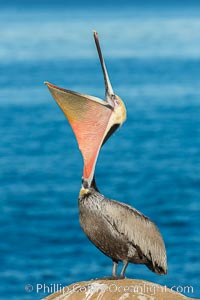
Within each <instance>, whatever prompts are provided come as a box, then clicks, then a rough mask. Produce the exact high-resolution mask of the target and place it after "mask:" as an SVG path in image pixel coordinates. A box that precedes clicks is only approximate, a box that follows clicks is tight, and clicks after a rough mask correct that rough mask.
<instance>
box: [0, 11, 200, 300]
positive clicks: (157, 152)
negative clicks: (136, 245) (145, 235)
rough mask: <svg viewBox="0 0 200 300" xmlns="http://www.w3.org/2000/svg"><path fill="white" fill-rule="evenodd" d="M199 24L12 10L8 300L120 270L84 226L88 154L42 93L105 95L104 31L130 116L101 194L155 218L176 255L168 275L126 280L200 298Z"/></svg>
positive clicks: (176, 15) (1, 210) (1, 84)
mask: <svg viewBox="0 0 200 300" xmlns="http://www.w3.org/2000/svg"><path fill="white" fill-rule="evenodd" d="M199 15H200V13H198V11H197V10H195V9H192V8H190V9H189V10H187V9H185V10H184V9H183V10H181V11H180V10H179V9H178V8H176V9H175V10H174V9H173V8H172V9H167V10H165V9H161V8H160V9H158V8H157V7H156V6H155V7H148V9H147V8H146V9H145V8H142V7H139V8H134V7H126V8H121V7H119V6H118V7H117V6H114V7H113V8H109V9H108V10H107V9H104V8H103V7H101V8H99V7H98V9H95V7H94V6H93V7H74V8H73V7H70V8H68V7H65V6H63V7H60V8H59V7H56V6H55V7H49V8H48V7H37V6H35V7H32V8H31V9H30V8H29V7H28V5H27V6H26V7H23V6H19V7H17V6H12V7H2V8H1V10H0V28H1V30H0V241H1V242H0V266H1V267H0V275H1V280H0V299H1V300H5V299H9V300H19V299H20V300H21V299H25V300H29V299H41V298H43V297H45V296H47V295H48V292H52V291H54V290H53V285H55V284H57V285H59V287H63V286H65V285H67V284H70V283H74V282H77V281H83V280H89V279H91V278H100V277H103V276H108V275H110V273H111V265H112V263H111V260H110V259H109V258H107V257H106V256H104V255H103V254H102V253H100V252H99V251H98V250H97V249H96V248H95V247H94V246H93V245H92V244H91V243H90V242H89V241H88V240H87V238H86V237H85V235H84V233H83V232H82V230H81V228H80V225H79V216H78V207H77V203H78V202H77V197H78V194H79V189H80V185H81V175H82V167H83V162H82V158H81V154H80V153H79V150H78V147H77V143H76V140H75V138H74V136H73V133H72V131H71V128H70V127H69V124H68V123H67V121H66V119H65V117H64V115H63V113H62V112H61V111H60V109H59V108H58V106H57V105H56V103H55V102H54V100H53V99H52V97H51V95H50V93H49V91H48V90H47V88H46V86H45V85H44V84H43V82H44V81H49V82H52V83H54V84H56V85H59V86H61V87H65V88H67V89H71V90H74V91H78V92H80V93H86V94H91V95H94V96H98V97H100V98H104V84H103V76H102V73H101V68H100V64H99V61H98V56H97V53H96V48H95V45H94V41H93V36H92V30H93V29H96V30H97V31H98V32H99V38H100V41H101V45H102V50H103V53H104V56H105V60H106V64H107V67H108V71H109V74H110V78H111V82H112V84H113V88H114V90H115V92H116V94H118V95H120V97H121V98H122V99H123V100H124V102H125V104H126V107H127V114H128V118H127V121H126V123H125V124H124V125H123V126H122V128H120V129H119V130H118V131H117V132H116V133H115V134H114V136H113V137H112V138H111V139H110V140H109V141H108V142H107V143H106V145H105V146H104V147H103V149H102V151H101V153H100V157H99V160H98V163H97V168H96V179H97V185H98V187H99V189H100V191H101V192H102V193H103V194H104V195H106V196H107V197H110V198H113V199H116V200H119V201H122V202H125V203H128V204H130V205H132V206H134V207H136V208H137V209H139V210H140V211H142V212H143V213H144V214H145V215H147V216H148V217H150V218H151V219H152V220H153V221H154V222H155V223H156V225H157V226H158V227H159V229H160V231H161V233H162V235H163V238H164V240H165V243H166V248H167V255H168V268H169V270H168V275H167V276H162V277H159V276H157V275H156V274H154V273H151V272H150V271H149V270H148V269H147V268H146V267H145V266H139V265H129V267H128V269H127V273H126V275H127V277H129V278H139V279H144V280H150V281H153V282H156V283H160V284H162V285H167V286H168V287H174V286H176V287H178V291H180V292H183V293H184V294H185V295H187V296H191V297H193V298H194V297H196V298H200V259H199V253H200V235H199V228H200V201H199V200H200V199H199V198H200V197H199V187H200V151H199V149H200V18H199ZM27 285H28V286H27ZM187 286H188V287H190V289H189V290H188V289H187V288H185V287H187ZM48 287H49V290H48ZM191 287H192V289H191Z"/></svg>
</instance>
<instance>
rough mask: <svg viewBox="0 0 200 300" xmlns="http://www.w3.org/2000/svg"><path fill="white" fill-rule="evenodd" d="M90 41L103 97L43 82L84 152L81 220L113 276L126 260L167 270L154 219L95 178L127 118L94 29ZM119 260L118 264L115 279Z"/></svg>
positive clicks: (162, 244) (80, 196)
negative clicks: (106, 191) (105, 190)
mask: <svg viewBox="0 0 200 300" xmlns="http://www.w3.org/2000/svg"><path fill="white" fill-rule="evenodd" d="M94 39H95V43H96V47H97V51H98V54H99V58H100V62H101V66H102V70H103V74H104V81H105V90H106V101H103V100H101V99H99V98H96V97H93V96H88V95H82V94H79V93H76V92H73V91H69V90H65V89H63V88H60V87H57V86H55V85H53V84H51V83H48V82H46V85H47V86H48V88H49V90H50V92H51V94H52V96H53V98H54V99H55V100H56V102H57V103H58V105H59V106H60V108H61V109H62V111H63V112H64V114H65V116H66V117H67V119H68V121H69V123H70V125H71V127H72V129H73V131H74V133H75V136H76V139H77V141H78V145H79V148H80V151H81V153H82V155H83V160H84V169H83V176H82V187H81V190H80V194H79V213H80V224H81V227H82V229H83V231H84V232H85V234H86V236H87V237H88V238H89V240H90V241H91V242H92V243H93V244H94V245H95V246H96V247H97V248H98V249H99V250H100V251H102V252H103V253H104V254H105V255H107V256H108V257H110V258H111V259H112V260H113V269H112V276H111V277H112V278H124V275H125V270H126V268H127V266H128V263H129V262H131V263H135V264H145V265H146V266H147V267H148V268H149V269H150V270H151V271H153V272H155V273H157V274H160V275H161V274H166V273H167V262H166V251H165V245H164V242H163V239H162V237H161V234H160V232H159V231H158V229H157V227H156V226H155V225H154V223H153V222H152V221H151V220H150V219H149V218H147V217H146V216H144V215H143V214H142V213H141V212H139V211H138V210H136V209H135V208H133V207H131V206H129V205H127V204H125V203H121V202H118V201H115V200H110V199H108V198H106V197H104V196H103V195H102V194H100V192H99V191H98V189H97V186H96V183H95V180H94V170H95V165H96V161H97V157H98V154H99V150H100V148H101V146H102V145H103V144H104V143H105V142H106V140H107V139H108V138H109V137H110V136H111V134H112V133H113V132H114V131H115V130H116V129H117V127H119V126H120V125H122V123H123V122H124V121H125V119H126V108H125V105H124V103H123V101H122V100H121V99H120V98H119V97H118V96H117V95H116V94H115V93H114V92H113V89H112V86H111V83H110V80H109V77H108V73H107V70H106V66H105V62H104V59H103V56H102V53H101V49H100V44H99V40H98V35H97V32H94ZM118 262H123V268H122V270H121V273H120V276H119V277H118V276H117V266H118Z"/></svg>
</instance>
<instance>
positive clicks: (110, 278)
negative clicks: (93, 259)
mask: <svg viewBox="0 0 200 300" xmlns="http://www.w3.org/2000/svg"><path fill="white" fill-rule="evenodd" d="M124 278H125V277H124V276H105V277H102V278H97V280H120V279H124Z"/></svg>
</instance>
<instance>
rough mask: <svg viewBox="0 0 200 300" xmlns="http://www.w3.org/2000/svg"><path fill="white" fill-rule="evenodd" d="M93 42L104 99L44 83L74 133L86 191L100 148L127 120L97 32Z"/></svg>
mask: <svg viewBox="0 0 200 300" xmlns="http://www.w3.org/2000/svg"><path fill="white" fill-rule="evenodd" d="M94 40H95V43H96V47H97V51H98V55H99V59H100V63H101V67H102V70H103V75H104V82H105V98H106V99H105V100H102V99H99V98H97V97H94V96H89V95H84V94H80V93H77V92H73V91H70V90H66V89H63V88H60V87H58V86H55V85H53V84H51V83H49V82H45V84H46V85H47V87H48V88H49V90H50V92H51V94H52V96H53V98H54V99H55V101H56V102H57V104H58V105H59V107H60V108H61V110H62V111H63V112H64V114H65V116H66V118H67V119H68V121H69V123H70V125H71V127H72V130H73V131H74V134H75V136H76V139H77V142H78V145H79V149H80V151H81V153H82V156H83V160H84V168H83V176H82V178H83V182H84V184H85V186H87V187H88V188H90V187H91V185H92V182H93V178H94V171H95V165H96V161H97V158H98V154H99V151H100V149H101V147H102V145H103V144H104V143H105V142H106V141H107V140H108V138H109V137H110V136H111V135H112V134H113V132H114V131H115V130H116V129H117V128H118V127H119V126H121V125H122V124H123V122H124V121H125V120H126V108H125V105H124V102H123V101H122V99H121V98H120V97H119V96H117V95H116V94H115V93H114V91H113V88H112V85H111V83H110V79H109V76H108V72H107V69H106V65H105V62H104V58H103V55H102V52H101V47H100V43H99V39H98V34H97V32H96V31H94Z"/></svg>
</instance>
